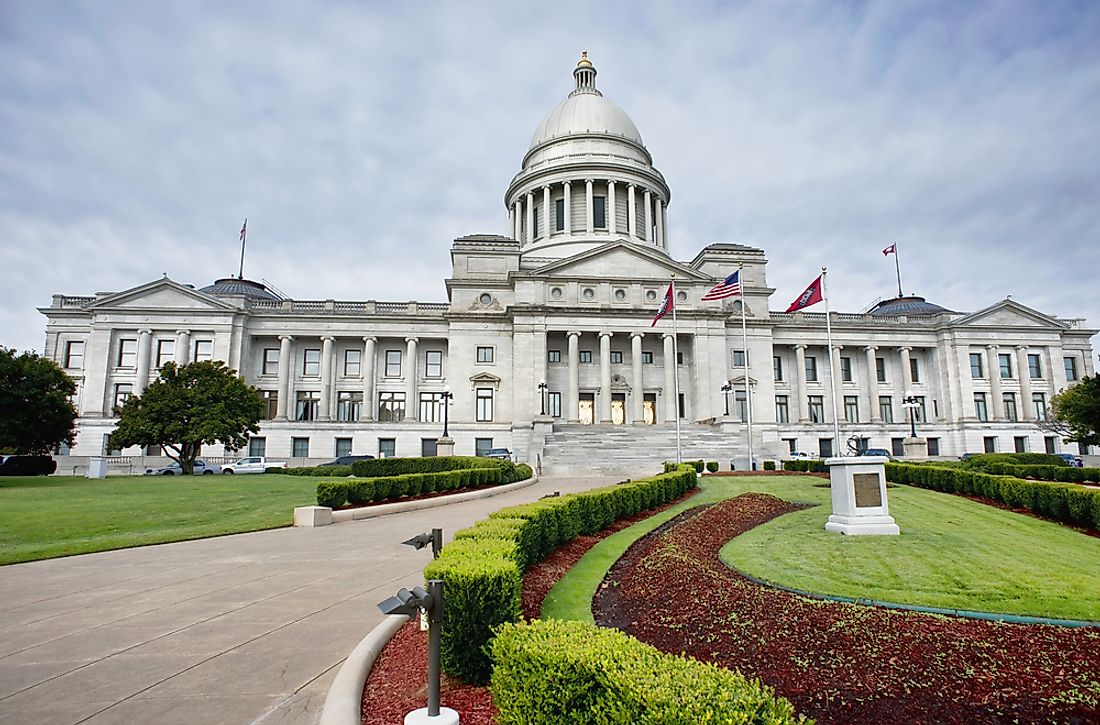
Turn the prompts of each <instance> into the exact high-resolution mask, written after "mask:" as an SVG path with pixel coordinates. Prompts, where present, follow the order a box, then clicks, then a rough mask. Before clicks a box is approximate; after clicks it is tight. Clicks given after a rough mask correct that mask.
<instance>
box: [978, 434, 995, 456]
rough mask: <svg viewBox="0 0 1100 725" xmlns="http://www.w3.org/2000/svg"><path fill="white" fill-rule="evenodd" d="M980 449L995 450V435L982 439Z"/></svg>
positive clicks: (988, 451)
mask: <svg viewBox="0 0 1100 725" xmlns="http://www.w3.org/2000/svg"><path fill="white" fill-rule="evenodd" d="M982 450H984V451H985V452H986V453H996V452H997V436H986V437H985V438H983V439H982Z"/></svg>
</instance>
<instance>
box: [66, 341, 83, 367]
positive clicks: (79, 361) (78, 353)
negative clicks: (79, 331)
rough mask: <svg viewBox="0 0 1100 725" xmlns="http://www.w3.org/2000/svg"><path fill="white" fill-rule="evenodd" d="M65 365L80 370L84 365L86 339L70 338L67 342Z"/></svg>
mask: <svg viewBox="0 0 1100 725" xmlns="http://www.w3.org/2000/svg"><path fill="white" fill-rule="evenodd" d="M65 367H66V368H67V369H69V370H80V369H81V368H83V367H84V341H83V340H70V341H69V342H67V343H65Z"/></svg>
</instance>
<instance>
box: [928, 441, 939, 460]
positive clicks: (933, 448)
mask: <svg viewBox="0 0 1100 725" xmlns="http://www.w3.org/2000/svg"><path fill="white" fill-rule="evenodd" d="M939 454H940V439H939V438H929V439H928V455H930V456H938V455H939Z"/></svg>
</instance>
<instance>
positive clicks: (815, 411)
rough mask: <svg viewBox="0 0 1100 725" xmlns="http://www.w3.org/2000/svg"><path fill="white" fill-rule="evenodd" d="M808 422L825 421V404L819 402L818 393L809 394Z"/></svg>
mask: <svg viewBox="0 0 1100 725" xmlns="http://www.w3.org/2000/svg"><path fill="white" fill-rule="evenodd" d="M810 422H811V423H824V422H825V406H824V405H823V404H822V402H821V396H820V395H811V396H810Z"/></svg>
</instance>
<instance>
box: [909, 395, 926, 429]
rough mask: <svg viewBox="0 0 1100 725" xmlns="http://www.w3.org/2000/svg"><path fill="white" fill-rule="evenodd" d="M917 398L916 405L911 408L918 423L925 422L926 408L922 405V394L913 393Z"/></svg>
mask: <svg viewBox="0 0 1100 725" xmlns="http://www.w3.org/2000/svg"><path fill="white" fill-rule="evenodd" d="M913 397H914V398H916V400H917V407H916V408H913V415H914V417H915V418H916V421H917V422H918V423H925V422H927V421H928V410H927V409H926V408H925V407H924V396H923V395H914V396H913Z"/></svg>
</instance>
